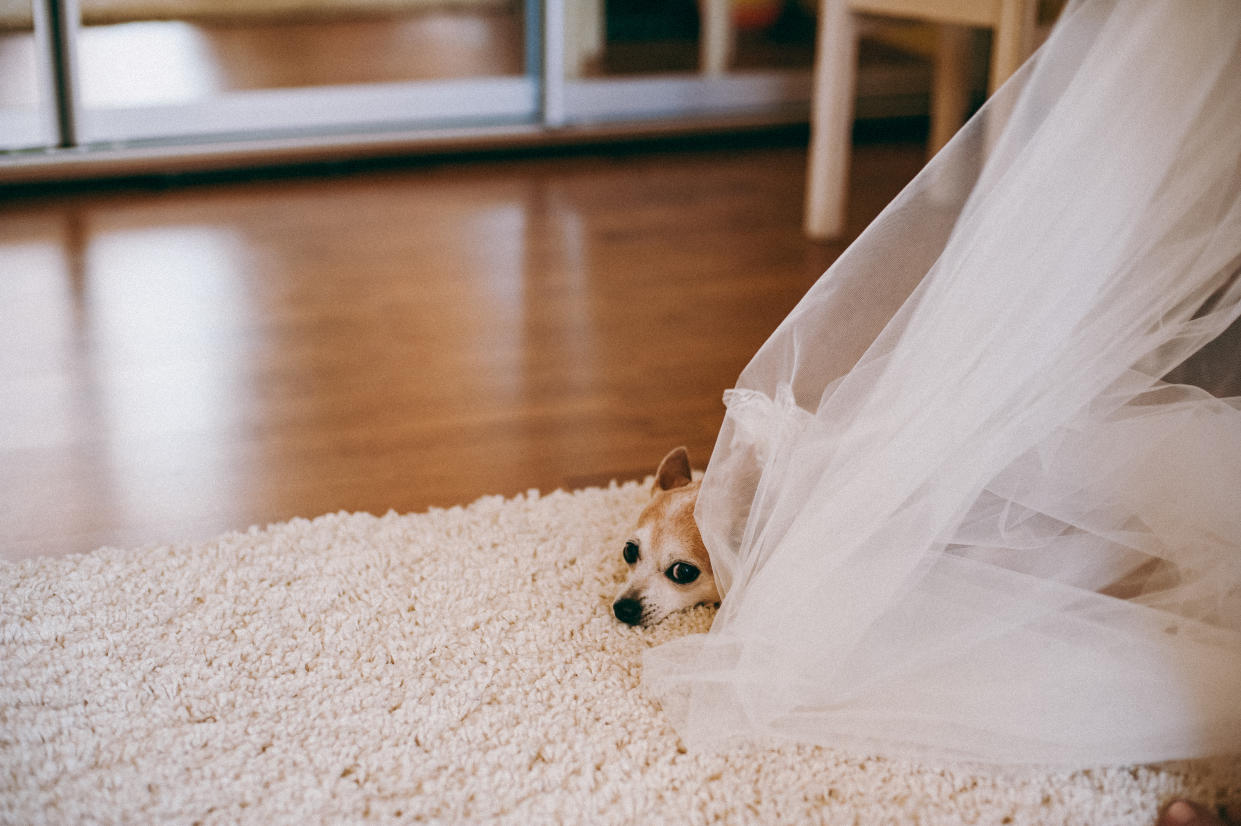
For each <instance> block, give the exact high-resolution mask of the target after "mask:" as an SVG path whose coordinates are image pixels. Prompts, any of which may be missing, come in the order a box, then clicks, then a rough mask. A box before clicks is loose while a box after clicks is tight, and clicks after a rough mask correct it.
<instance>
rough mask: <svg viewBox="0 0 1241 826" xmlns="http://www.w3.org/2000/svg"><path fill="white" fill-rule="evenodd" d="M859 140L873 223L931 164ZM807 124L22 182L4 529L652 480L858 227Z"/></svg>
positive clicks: (37, 541) (15, 242)
mask: <svg viewBox="0 0 1241 826" xmlns="http://www.w3.org/2000/svg"><path fill="white" fill-rule="evenodd" d="M922 153H923V149H922V147H921V146H920V145H917V144H908V143H903V144H876V145H870V146H863V147H860V148H859V149H858V151H857V156H856V161H855V166H854V173H853V186H852V189H853V192H852V201H851V209H852V216H851V232H852V233H856V232H858V231H860V229H861V228H862V227H863V226H864V224H865V223H866V222H868V221H869V219H870V218H871V217H873V216H874V215H875V214H876V213H877V212H878V211H879V209H880V208H881V207H882V206H883V205H884V203H886V201H887V200H889V199H890V198H891V197H892V196H893V195H894V194H895V193H896V192H897V191H898V190H899V189H900V187H901V186H902V185H903V184H904V183H905V182H906V181H907V180H908V179H909V178H910V177H912V175H913V174H914V173H915V172H916V171H917V169H918V167H919V166H920V164H921V162H922ZM805 160H806V159H805V153H804V151H803V150H802V149H800V148H799V147H797V146H787V145H785V146H780V145H772V146H758V147H755V146H750V147H743V148H728V147H715V148H711V149H700V150H692V151H691V150H686V149H683V148H682V149H675V148H667V147H665V148H662V149H659V150H656V151H643V152H634V151H625V152H619V153H616V154H612V155H609V154H607V153H600V154H594V155H576V156H571V157H561V158H546V157H544V158H533V159H530V158H527V159H522V160H482V161H479V160H475V161H471V162H460V161H458V162H439V163H434V164H424V165H421V166H415V167H406V168H397V169H394V168H389V169H383V170H378V171H376V170H371V171H362V172H357V173H353V174H348V175H339V174H338V175H335V176H329V177H323V176H319V177H314V176H307V177H303V178H294V179H274V180H262V181H250V182H230V183H211V184H198V185H195V186H190V187H182V188H167V189H151V190H132V189H131V190H128V191H124V190H119V191H103V192H92V193H85V194H83V193H79V194H76V195H71V196H53V195H43V196H37V197H24V198H22V199H19V200H14V199H12V198H6V199H5V200H4V201H3V202H0V273H2V274H3V278H0V555H2V556H3V558H8V559H15V558H21V557H24V556H30V555H36V554H63V553H69V552H77V551H87V550H90V549H92V548H95V547H97V546H100V545H105V544H111V545H124V546H129V545H138V544H146V543H164V542H171V541H177V540H193V539H201V538H206V537H210V536H212V535H215V534H217V533H219V532H222V531H225V530H228V529H234V528H245V527H247V526H248V525H251V524H266V523H269V522H273V521H280V520H286V519H289V518H291V517H294V516H314V515H317V514H320V513H324V512H331V511H337V510H365V511H371V512H376V513H382V512H385V511H387V510H388V509H395V510H397V511H399V512H408V511H417V510H420V509H425V508H427V507H428V506H447V505H452V504H456V503H467V502H470V501H471V500H473V499H475V498H476V497H479V496H481V495H484V494H505V495H511V494H514V493H517V492H520V491H524V490H526V489H528V488H540V489H542V490H544V491H547V490H551V489H554V488H557V487H567V488H573V487H579V486H583V485H590V484H600V483H606V482H607V481H608V480H610V479H613V478H616V479H622V480H623V479H632V478H638V477H641V476H643V475H645V474H647V473H650V472H651V471H653V469H654V467H655V464H656V462H658V460H659V458H660V457H661V456H662V455H663V453H664V452H665V451H666V450H668V449H669V448H672V447H674V446H676V445H679V444H685V445H687V446H688V447H689V449H690V453H691V456H692V458H693V459H694V460H695V464H697V465H703V464H705V462H706V460H707V459H708V457H709V455H710V450H711V446H712V443H713V440H714V436H715V432H716V429H717V428H718V426H719V424H720V421H721V419H722V415H723V408H722V405H721V401H720V397H721V394H722V392H723V391H724V390H725V389H726V388H727V387H729V386H730V385H731V384H732V382H733V380H734V379H735V378H736V376H737V374H738V372H739V371H740V370H741V368H742V367H743V366H744V365H745V363H746V361H747V360H748V359H749V357H750V356H751V355H752V353H753V352H754V351H755V349H756V348H757V347H758V346H759V345H760V344H761V343H762V342H763V340H764V339H765V337H766V336H767V335H768V334H769V333H770V332H771V331H772V329H773V328H774V327H775V326H776V324H777V323H779V321H780V320H781V319H782V318H783V316H784V315H785V314H786V313H787V312H788V311H789V309H790V308H791V307H792V306H793V305H794V303H795V302H796V301H797V299H798V298H799V296H800V295H801V294H802V293H803V292H804V291H805V290H806V289H807V287H809V286H810V284H811V283H812V282H813V281H814V280H815V279H816V278H817V277H818V276H819V275H820V274H821V273H822V271H823V270H824V269H825V268H826V267H827V266H828V265H829V264H830V263H831V262H832V260H833V259H834V258H835V256H836V255H838V254H839V252H840V250H841V246H840V245H816V244H813V243H810V242H808V241H806V240H805V239H804V238H803V236H802V233H801V230H800V220H801V203H802V196H803V192H802V175H803V172H804V169H805Z"/></svg>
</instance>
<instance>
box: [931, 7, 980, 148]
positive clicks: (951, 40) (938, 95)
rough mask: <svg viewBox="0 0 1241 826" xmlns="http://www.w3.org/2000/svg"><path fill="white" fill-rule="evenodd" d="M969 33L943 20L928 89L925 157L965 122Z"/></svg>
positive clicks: (965, 28)
mask: <svg viewBox="0 0 1241 826" xmlns="http://www.w3.org/2000/svg"><path fill="white" fill-rule="evenodd" d="M972 36H973V35H972V32H971V30H970V29H968V28H967V27H965V26H955V25H951V24H948V23H942V24H940V26H939V42H938V43H937V44H936V48H935V74H934V81H933V86H932V89H931V135H930V139H929V140H928V142H927V157H928V158H929V157H931V156H933V155H934V154H935V153H936V152H938V151H939V150H940V149H943V148H944V144H946V143H948V141H949V140H950V139H951V138H952V136H953V135H955V134H956V133H957V130H958V129H960V128H961V125H962V124H963V123H965V112H966V109H967V108H968V107H969V85H970V84H969V65H970V42H971V38H972Z"/></svg>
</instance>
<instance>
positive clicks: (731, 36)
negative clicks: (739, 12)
mask: <svg viewBox="0 0 1241 826" xmlns="http://www.w3.org/2000/svg"><path fill="white" fill-rule="evenodd" d="M698 19H699V20H701V21H702V33H701V34H700V35H699V44H698V62H699V69H700V71H701V72H702V73H703V74H704V75H707V76H709V77H718V76H720V75H723V74H724V73H725V72H727V71H728V66H729V64H731V63H732V60H733V52H734V51H736V31H735V30H734V28H733V21H732V4H731V3H729V0H699V2H698Z"/></svg>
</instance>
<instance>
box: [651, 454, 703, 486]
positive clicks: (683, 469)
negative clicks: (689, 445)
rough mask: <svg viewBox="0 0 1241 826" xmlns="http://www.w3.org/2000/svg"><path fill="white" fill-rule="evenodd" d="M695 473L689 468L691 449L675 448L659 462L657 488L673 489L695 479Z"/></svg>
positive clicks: (656, 479)
mask: <svg viewBox="0 0 1241 826" xmlns="http://www.w3.org/2000/svg"><path fill="white" fill-rule="evenodd" d="M693 478H694V474H693V472H692V471H691V470H690V469H689V451H687V450H686V449H685V448H683V447H678V448H677V449H675V450H673V451H672V452H671V453H669V454H668V455H667V456H665V457H664V460H663V461H662V462H660V463H659V470H657V471H655V488H656V490H672V489H673V488H679V487H681V486H683V485H688V484H689V483H690V482H691V481H693Z"/></svg>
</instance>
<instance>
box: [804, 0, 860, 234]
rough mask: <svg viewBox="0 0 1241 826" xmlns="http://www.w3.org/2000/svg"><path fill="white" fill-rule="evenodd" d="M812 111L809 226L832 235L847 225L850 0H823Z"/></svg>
mask: <svg viewBox="0 0 1241 826" xmlns="http://www.w3.org/2000/svg"><path fill="white" fill-rule="evenodd" d="M818 38H819V46H818V49H817V50H816V52H817V54H816V56H815V64H814V92H813V95H812V101H811V112H810V159H809V169H808V171H807V175H806V215H805V231H806V234H807V235H809V236H810V237H811V238H816V239H828V238H834V237H837V236H839V235H841V234H842V233H843V232H844V229H845V218H846V208H847V203H846V202H847V195H848V188H849V159H850V154H851V151H850V150H851V136H852V134H853V110H854V96H855V92H856V88H857V24H856V22H855V20H854V17H853V13H852V12H850V11H849V7H848V2H847V0H821V2H820V4H819V31H818Z"/></svg>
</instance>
